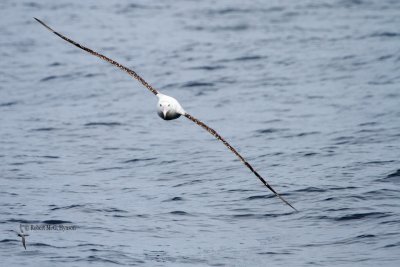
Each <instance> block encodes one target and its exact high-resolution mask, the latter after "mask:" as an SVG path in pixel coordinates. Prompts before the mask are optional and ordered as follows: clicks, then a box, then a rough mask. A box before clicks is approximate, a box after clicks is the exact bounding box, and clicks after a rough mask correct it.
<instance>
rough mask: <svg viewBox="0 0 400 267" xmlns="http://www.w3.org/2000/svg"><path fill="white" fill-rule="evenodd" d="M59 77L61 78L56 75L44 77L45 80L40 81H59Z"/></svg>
mask: <svg viewBox="0 0 400 267" xmlns="http://www.w3.org/2000/svg"><path fill="white" fill-rule="evenodd" d="M58 77H59V76H56V75H50V76H47V77H44V78H43V79H40V81H41V82H47V81H50V80H54V79H57V78H58Z"/></svg>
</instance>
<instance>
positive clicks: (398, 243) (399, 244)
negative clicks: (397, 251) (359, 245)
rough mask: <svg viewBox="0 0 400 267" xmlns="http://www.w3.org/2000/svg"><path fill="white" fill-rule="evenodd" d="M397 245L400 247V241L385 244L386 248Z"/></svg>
mask: <svg viewBox="0 0 400 267" xmlns="http://www.w3.org/2000/svg"><path fill="white" fill-rule="evenodd" d="M395 247H400V242H397V243H392V244H389V245H386V246H384V248H395Z"/></svg>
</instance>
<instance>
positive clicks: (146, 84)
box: [34, 18, 158, 95]
mask: <svg viewBox="0 0 400 267" xmlns="http://www.w3.org/2000/svg"><path fill="white" fill-rule="evenodd" d="M34 19H35V20H36V21H37V22H39V23H40V24H42V25H43V26H44V27H45V28H46V29H48V30H49V31H51V32H52V33H54V34H55V35H57V36H59V37H61V38H62V39H64V40H65V41H67V42H69V43H71V44H73V45H75V46H76V47H79V48H80V49H82V50H85V51H86V52H88V53H90V54H92V55H94V56H96V57H98V58H101V59H103V60H105V61H107V62H108V63H110V64H113V65H114V66H117V67H118V68H120V69H121V70H123V71H125V72H126V73H128V74H129V75H130V76H132V77H133V78H135V79H136V80H138V81H139V82H141V83H142V84H143V85H144V86H145V87H146V88H147V89H149V90H150V92H152V93H153V94H155V95H157V94H158V91H157V90H156V89H154V88H153V87H152V86H151V85H150V84H148V83H147V82H146V81H145V80H144V79H143V78H142V77H140V76H139V75H138V74H137V73H136V72H134V71H133V70H131V69H129V68H127V67H125V66H124V65H121V64H119V63H118V62H116V61H114V60H112V59H111V58H108V57H106V56H104V55H102V54H100V53H97V52H96V51H93V50H92V49H90V48H87V47H85V46H83V45H80V44H78V43H77V42H75V41H72V40H71V39H69V38H67V37H65V36H64V35H62V34H60V33H58V32H56V31H54V30H53V29H52V28H50V27H49V26H47V25H46V24H45V23H44V22H42V21H41V20H39V19H37V18H34Z"/></svg>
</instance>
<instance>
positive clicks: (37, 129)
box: [31, 127, 58, 132]
mask: <svg viewBox="0 0 400 267" xmlns="http://www.w3.org/2000/svg"><path fill="white" fill-rule="evenodd" d="M55 130H58V128H54V127H43V128H35V129H32V130H31V131H34V132H50V131H55Z"/></svg>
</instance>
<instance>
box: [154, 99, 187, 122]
mask: <svg viewBox="0 0 400 267" xmlns="http://www.w3.org/2000/svg"><path fill="white" fill-rule="evenodd" d="M157 97H158V103H157V114H158V116H160V117H161V118H162V119H163V120H174V119H177V118H179V117H180V116H181V115H185V113H186V112H185V110H184V109H183V108H182V106H181V104H179V102H178V100H176V99H175V98H173V97H170V96H167V95H164V94H161V93H158V94H157Z"/></svg>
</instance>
